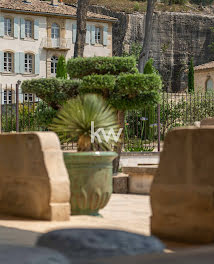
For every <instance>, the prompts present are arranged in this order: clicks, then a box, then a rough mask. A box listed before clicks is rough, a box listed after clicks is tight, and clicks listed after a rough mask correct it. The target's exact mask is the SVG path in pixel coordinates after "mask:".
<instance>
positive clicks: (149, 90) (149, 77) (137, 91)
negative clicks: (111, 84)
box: [109, 73, 162, 110]
mask: <svg viewBox="0 0 214 264" xmlns="http://www.w3.org/2000/svg"><path fill="white" fill-rule="evenodd" d="M161 88H162V81H161V78H160V76H159V75H157V74H140V73H136V74H121V75H120V76H118V78H117V80H116V85H115V89H114V90H113V91H112V93H111V94H110V99H109V101H110V103H111V104H112V105H113V106H114V107H115V108H117V109H119V110H128V109H140V108H141V109H142V108H144V107H145V106H146V105H155V104H157V103H158V102H159V99H160V98H159V95H160V91H161Z"/></svg>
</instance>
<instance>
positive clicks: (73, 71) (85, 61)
mask: <svg viewBox="0 0 214 264" xmlns="http://www.w3.org/2000/svg"><path fill="white" fill-rule="evenodd" d="M67 70H68V74H69V76H70V78H79V79H81V78H83V77H84V76H88V75H91V74H98V75H105V74H110V75H118V74H120V73H122V72H123V73H134V72H137V68H136V61H135V59H134V58H133V57H126V58H123V57H90V58H75V59H70V60H68V63H67Z"/></svg>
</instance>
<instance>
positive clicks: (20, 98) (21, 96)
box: [19, 89, 24, 103]
mask: <svg viewBox="0 0 214 264" xmlns="http://www.w3.org/2000/svg"><path fill="white" fill-rule="evenodd" d="M19 103H24V95H23V93H22V90H21V89H19Z"/></svg>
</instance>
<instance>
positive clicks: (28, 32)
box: [25, 19, 34, 39]
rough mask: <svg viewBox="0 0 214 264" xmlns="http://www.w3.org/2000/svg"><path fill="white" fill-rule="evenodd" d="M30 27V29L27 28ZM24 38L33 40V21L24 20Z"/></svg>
mask: <svg viewBox="0 0 214 264" xmlns="http://www.w3.org/2000/svg"><path fill="white" fill-rule="evenodd" d="M29 25H30V27H28V26H29ZM25 38H26V39H33V38H34V21H33V20H31V19H25Z"/></svg>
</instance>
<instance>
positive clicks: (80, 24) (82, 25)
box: [74, 0, 90, 58]
mask: <svg viewBox="0 0 214 264" xmlns="http://www.w3.org/2000/svg"><path fill="white" fill-rule="evenodd" d="M89 3H90V0H78V6H77V38H76V43H75V46H74V58H77V57H83V54H84V48H85V38H86V22H87V12H88V6H89Z"/></svg>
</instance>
